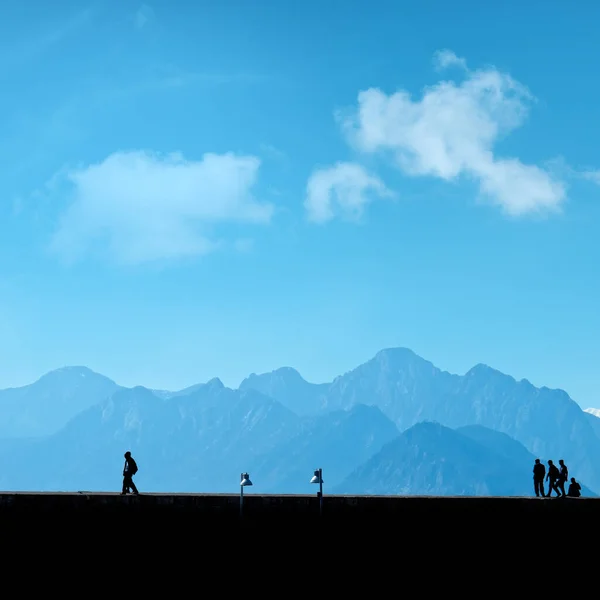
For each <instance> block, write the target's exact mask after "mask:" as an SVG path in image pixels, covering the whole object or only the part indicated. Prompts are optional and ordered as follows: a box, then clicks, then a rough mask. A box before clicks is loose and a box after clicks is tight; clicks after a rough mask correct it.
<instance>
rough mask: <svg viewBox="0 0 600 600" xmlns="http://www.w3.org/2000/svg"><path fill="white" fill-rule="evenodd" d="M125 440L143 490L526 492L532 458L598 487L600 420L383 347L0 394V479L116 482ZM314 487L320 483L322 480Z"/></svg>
mask: <svg viewBox="0 0 600 600" xmlns="http://www.w3.org/2000/svg"><path fill="white" fill-rule="evenodd" d="M127 449H129V450H131V452H132V453H133V455H134V456H135V457H136V459H137V461H138V465H139V467H140V471H139V473H138V475H137V476H136V479H137V483H138V487H139V488H140V489H141V490H142V491H181V492H186V491H187V492H228V491H233V492H236V491H237V490H238V489H239V488H238V482H239V475H240V472H242V471H249V472H250V473H251V478H252V480H253V482H254V487H253V488H252V492H269V493H313V492H314V491H315V490H314V489H312V488H311V486H310V484H309V483H308V481H309V480H310V477H311V475H312V471H313V470H314V469H315V468H317V467H322V468H323V478H324V480H325V492H327V491H332V492H333V491H336V492H339V493H353V494H398V493H401V494H433V495H437V494H441V495H455V494H459V495H460V494H466V495H531V493H532V472H531V470H532V467H533V460H534V458H535V457H540V458H542V459H544V460H546V459H547V458H553V459H555V460H556V461H558V459H559V458H563V459H564V460H565V462H566V463H567V465H568V466H569V469H570V471H571V475H573V476H575V477H576V478H577V479H578V480H579V481H580V482H582V484H584V485H585V486H587V487H586V488H585V492H586V494H587V495H591V494H593V492H592V491H591V490H600V460H599V459H600V418H599V417H598V416H597V414H595V413H594V412H593V411H592V410H591V409H590V410H589V411H583V410H581V408H580V407H579V406H578V405H577V404H576V403H575V402H574V401H573V400H572V399H571V398H569V396H568V394H567V393H566V392H564V391H562V390H551V389H548V388H545V387H542V388H536V387H534V386H533V385H532V384H531V383H529V382H528V381H526V380H521V381H516V380H515V379H513V378H512V377H510V376H508V375H505V374H503V373H500V372H499V371H496V370H494V369H492V368H490V367H488V366H485V365H477V366H475V367H473V368H472V369H471V370H470V371H468V372H467V373H466V374H465V375H462V376H461V375H454V374H450V373H447V372H444V371H441V370H439V369H438V368H436V367H435V366H434V365H433V364H431V363H430V362H428V361H426V360H424V359H422V358H420V357H419V356H417V355H416V354H414V353H413V352H412V351H410V350H408V349H404V348H393V349H387V350H382V351H381V352H379V353H378V354H377V355H376V356H374V357H373V358H372V359H371V360H370V361H368V362H366V363H365V364H363V365H360V366H358V367H357V368H355V369H353V370H352V371H350V372H348V373H346V374H344V375H341V376H339V377H337V378H336V379H334V381H332V382H331V383H321V384H313V383H309V382H307V381H306V380H304V379H303V378H302V377H301V375H300V374H299V373H298V372H297V371H296V370H294V369H292V368H290V367H284V368H281V369H277V370H276V371H273V372H271V373H265V374H261V375H256V374H252V375H250V376H249V377H248V378H247V379H245V380H244V381H243V382H242V383H241V384H240V386H239V388H238V389H235V390H234V389H230V388H226V387H225V386H224V385H223V384H222V383H221V381H220V380H219V379H216V378H215V379H212V380H210V381H209V382H207V383H204V384H197V385H194V386H191V387H189V388H187V389H185V390H180V391H165V390H150V389H147V388H144V387H134V388H124V387H122V386H119V385H118V384H117V383H115V382H113V381H111V380H110V379H108V378H106V377H104V376H102V375H99V374H97V373H94V372H93V371H91V370H90V369H87V368H85V367H67V368H63V369H59V370H57V371H53V372H51V373H48V374H46V375H44V376H43V377H42V378H40V379H39V380H38V381H36V382H35V383H33V384H31V385H28V386H25V387H22V388H13V389H8V390H1V391H0V458H2V465H3V467H2V469H0V487H1V488H4V489H21V490H118V489H119V488H120V483H121V477H120V475H121V468H122V462H123V452H124V451H125V450H127ZM313 487H314V486H313Z"/></svg>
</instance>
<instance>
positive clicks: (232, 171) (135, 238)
mask: <svg viewBox="0 0 600 600" xmlns="http://www.w3.org/2000/svg"><path fill="white" fill-rule="evenodd" d="M259 166H260V161H259V159H258V158H256V157H253V156H237V155H235V154H232V153H228V154H220V155H219V154H205V155H204V156H203V157H202V159H201V160H198V161H192V160H186V159H185V158H183V157H182V156H181V155H180V154H172V155H168V156H160V155H157V154H153V153H149V152H144V151H134V152H117V153H115V154H112V155H110V156H108V157H107V158H106V159H104V160H103V161H101V162H99V163H96V164H92V165H88V166H86V167H83V168H79V169H74V170H70V171H67V172H66V173H61V175H60V180H61V186H60V187H61V191H62V190H63V189H64V188H65V186H67V187H68V188H69V189H70V191H71V192H72V203H71V204H70V205H69V207H68V208H67V209H66V211H64V213H63V214H62V216H61V218H60V222H59V227H58V230H57V231H56V233H55V235H54V238H53V240H52V243H51V250H52V251H54V252H55V253H57V254H58V255H60V256H61V257H63V258H64V259H66V260H67V261H70V262H72V261H77V260H80V259H81V258H83V256H85V255H86V254H88V253H90V252H92V251H95V250H97V249H98V248H100V250H101V251H108V253H109V255H110V257H111V258H112V259H113V260H115V261H117V262H120V263H124V264H139V263H143V262H149V261H155V260H169V259H171V260H172V259H177V258H183V257H190V256H198V255H202V254H206V253H208V252H212V251H214V250H215V249H217V248H218V247H219V246H220V244H219V242H218V241H217V240H214V239H213V237H212V236H211V235H209V233H208V232H209V230H210V229H211V228H212V227H214V226H215V225H218V224H219V223H227V222H238V223H240V222H241V223H247V224H260V223H268V222H269V221H270V219H271V216H272V214H273V206H272V205H270V204H268V203H260V202H258V201H256V200H255V199H254V198H253V196H252V194H251V189H252V187H253V185H254V184H255V182H256V179H257V174H258V169H259ZM52 185H53V186H54V189H56V185H57V182H56V179H55V180H54V181H53V184H52Z"/></svg>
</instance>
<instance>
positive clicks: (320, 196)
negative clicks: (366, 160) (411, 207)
mask: <svg viewBox="0 0 600 600" xmlns="http://www.w3.org/2000/svg"><path fill="white" fill-rule="evenodd" d="M392 195H393V194H392V192H390V191H389V190H388V189H387V188H386V186H385V185H384V183H383V182H382V181H381V180H380V179H379V178H377V177H375V176H373V175H370V174H369V173H368V172H367V171H366V170H365V169H364V168H363V167H362V166H360V165H357V164H354V163H342V162H339V163H337V164H336V165H334V166H332V167H329V168H325V169H319V170H316V171H315V172H313V174H312V175H311V176H310V178H309V180H308V184H307V186H306V199H305V201H304V207H305V208H306V211H307V213H308V218H309V220H311V221H313V222H315V223H325V222H326V221H330V220H331V219H333V218H334V216H336V214H341V215H343V216H345V217H347V218H351V219H357V218H359V217H360V216H361V215H362V212H363V210H364V207H365V205H366V204H368V203H369V202H370V201H371V200H372V199H373V198H374V197H391V196H392Z"/></svg>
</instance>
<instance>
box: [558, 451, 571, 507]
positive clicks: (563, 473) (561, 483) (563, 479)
mask: <svg viewBox="0 0 600 600" xmlns="http://www.w3.org/2000/svg"><path fill="white" fill-rule="evenodd" d="M558 464H559V465H560V471H559V474H558V489H559V490H560V492H561V494H562V495H563V498H564V497H565V496H566V495H567V492H565V483H567V481H568V480H569V469H567V465H565V461H564V460H563V459H562V458H561V459H560V460H559V461H558Z"/></svg>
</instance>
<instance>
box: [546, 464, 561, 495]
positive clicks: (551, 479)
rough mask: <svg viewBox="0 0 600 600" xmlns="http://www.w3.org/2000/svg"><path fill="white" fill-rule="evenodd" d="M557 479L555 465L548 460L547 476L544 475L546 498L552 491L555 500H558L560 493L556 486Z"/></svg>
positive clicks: (558, 475)
mask: <svg viewBox="0 0 600 600" xmlns="http://www.w3.org/2000/svg"><path fill="white" fill-rule="evenodd" d="M559 477H560V473H559V472H558V469H557V467H556V465H555V464H554V463H553V462H552V461H551V460H549V461H548V475H546V479H547V480H548V498H550V497H551V496H552V490H554V491H555V492H556V496H557V498H560V491H559V489H558V486H557V485H556V482H557V481H558V479H559Z"/></svg>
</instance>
